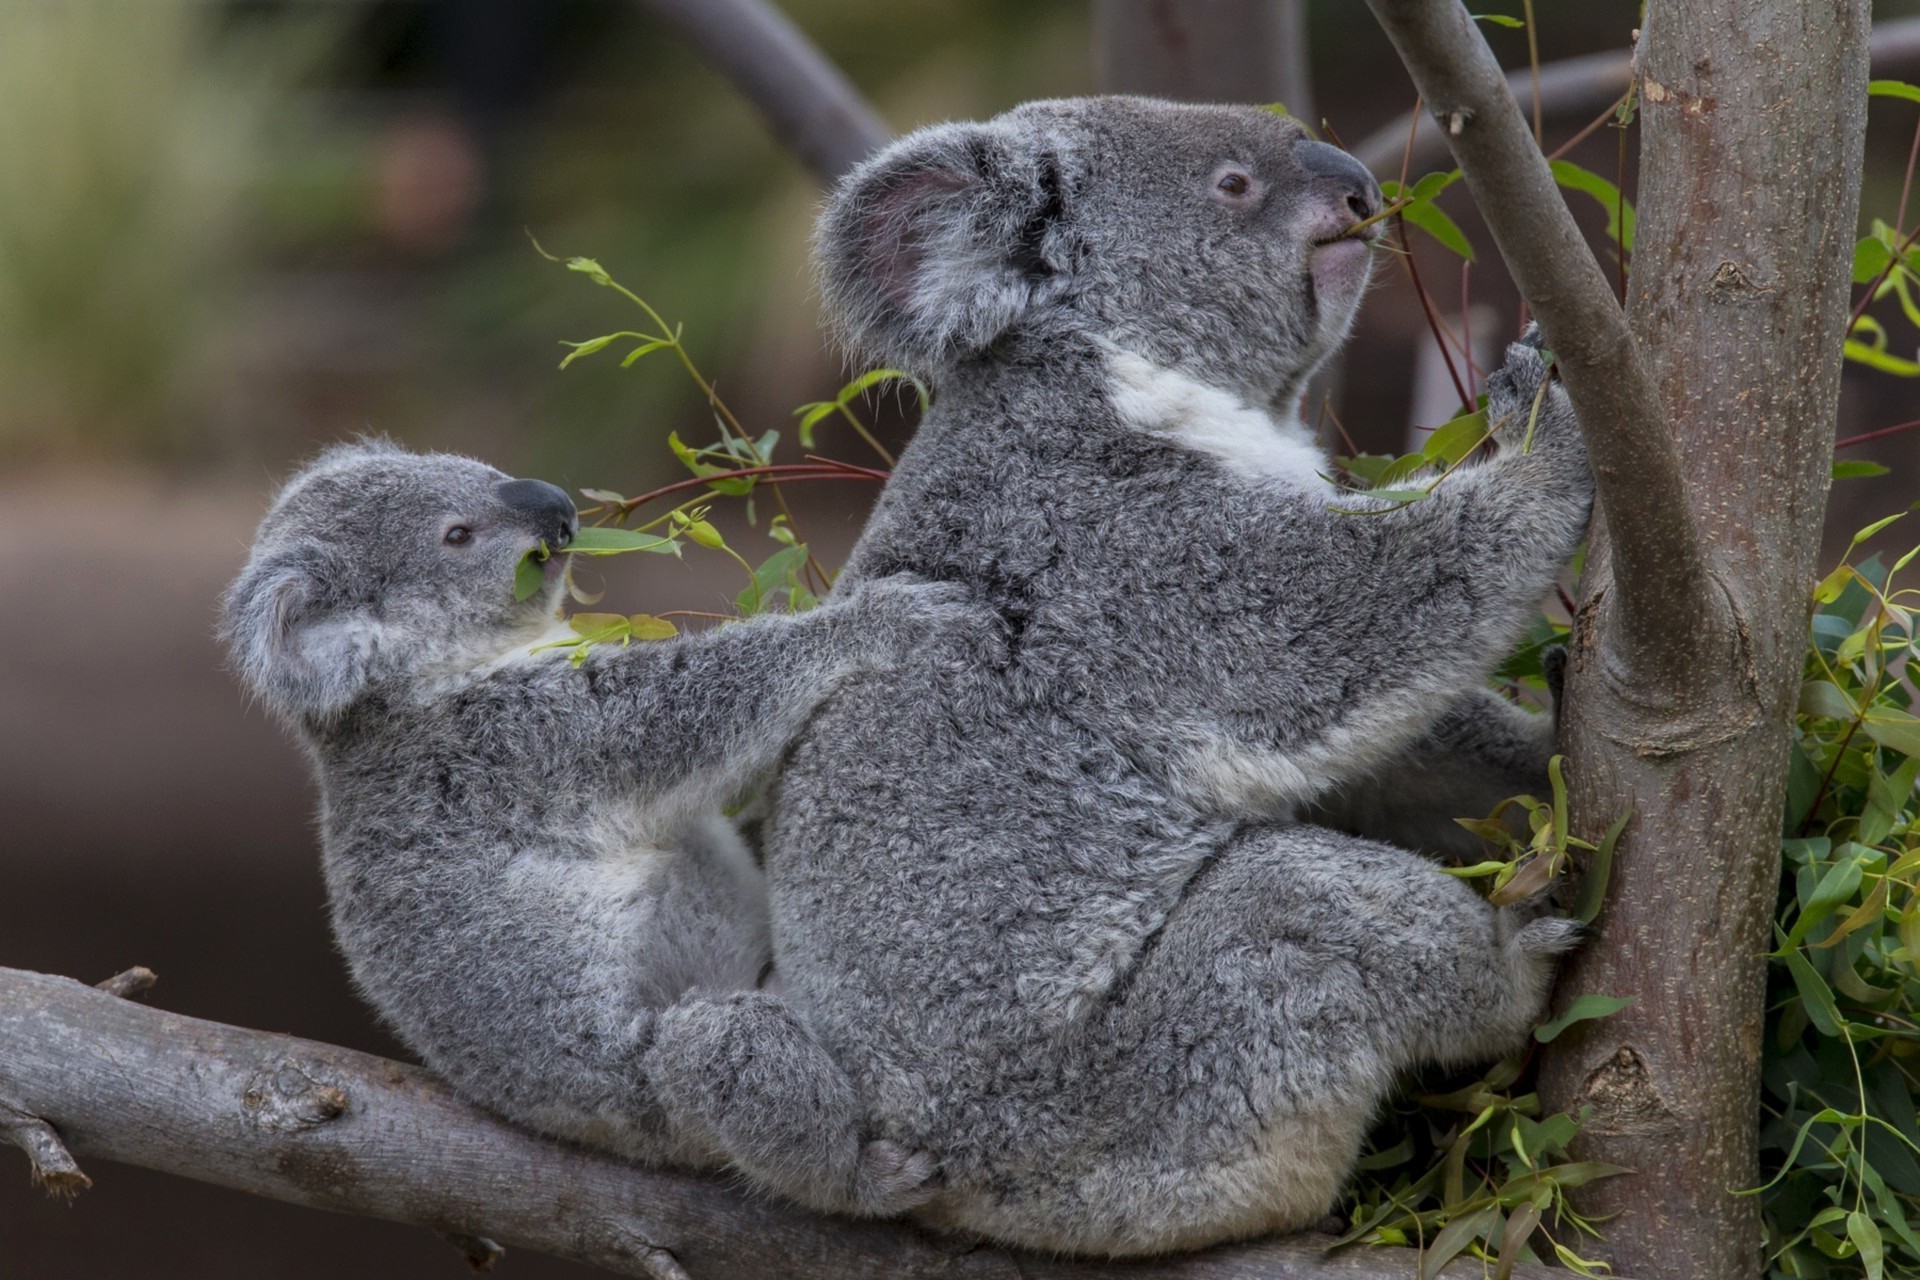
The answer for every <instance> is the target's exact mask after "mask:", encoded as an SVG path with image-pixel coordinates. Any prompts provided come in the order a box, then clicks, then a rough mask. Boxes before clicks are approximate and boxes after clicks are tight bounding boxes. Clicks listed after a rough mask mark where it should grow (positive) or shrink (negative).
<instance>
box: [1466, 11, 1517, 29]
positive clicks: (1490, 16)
mask: <svg viewBox="0 0 1920 1280" xmlns="http://www.w3.org/2000/svg"><path fill="white" fill-rule="evenodd" d="M1467 16H1468V17H1469V18H1472V19H1473V20H1474V21H1475V22H1491V23H1492V24H1493V25H1494V26H1496V27H1520V28H1524V27H1525V26H1526V25H1527V24H1526V23H1525V22H1523V21H1521V20H1520V19H1519V18H1512V17H1508V16H1507V15H1506V14H1504V13H1470V14H1468V15H1467Z"/></svg>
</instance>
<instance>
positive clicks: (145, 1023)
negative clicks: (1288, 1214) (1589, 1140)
mask: <svg viewBox="0 0 1920 1280" xmlns="http://www.w3.org/2000/svg"><path fill="white" fill-rule="evenodd" d="M0 1094H4V1095H5V1096H6V1097H7V1098H8V1099H9V1100H10V1102H11V1104H12V1108H13V1109H11V1110H10V1109H7V1108H0V1134H4V1135H5V1136H7V1137H10V1138H14V1140H15V1141H19V1140H20V1139H19V1136H18V1135H19V1134H20V1133H21V1132H27V1133H29V1134H30V1135H32V1136H34V1140H36V1141H39V1142H42V1143H45V1142H48V1141H50V1142H51V1144H52V1145H51V1148H50V1149H52V1150H57V1151H58V1152H59V1153H60V1154H61V1155H64V1154H65V1153H66V1150H67V1148H68V1147H71V1148H72V1149H73V1150H74V1151H78V1152H80V1153H81V1154H83V1155H90V1156H97V1157H100V1158H102V1159H106V1160H119V1161H124V1162H126V1163H128V1164H136V1165H141V1166H144V1167H146V1168H149V1169H158V1170H161V1171H163V1172H167V1173H175V1174H179V1175H181V1176H183V1177H188V1178H196V1179H199V1180H200V1181H203V1182H211V1183H216V1184H218V1185H220V1186H225V1187H235V1188H238V1189H240V1190H243V1191H251V1192H254V1193H255V1194H258V1195H264V1196H269V1197H272V1198H273V1199H276V1200H286V1201H289V1202H291V1203H294V1204H303V1205H309V1206H312V1207H313V1208H317V1209H331V1210H334V1211H335V1212H340V1213H356V1214H365V1215H369V1216H372V1217H380V1218H391V1219H394V1220H396V1221H400V1222H410V1223H417V1224H420V1225H422V1226H426V1227H429V1228H431V1229H433V1230H436V1231H439V1232H441V1233H442V1234H444V1235H446V1236H448V1237H450V1238H452V1239H453V1240H454V1241H455V1242H456V1243H457V1244H459V1245H460V1247H462V1248H463V1249H469V1250H470V1251H471V1250H473V1249H474V1248H475V1247H476V1245H475V1244H470V1243H469V1242H479V1241H490V1240H500V1241H502V1242H504V1243H506V1244H508V1245H520V1246H523V1247H525V1248H528V1249H533V1250H536V1251H538V1252H542V1253H552V1254H558V1255H559V1256H561V1257H566V1258H573V1259H575V1260H577V1261H581V1262H586V1263H590V1264H593V1265H596V1266H600V1267H604V1268H606V1269H607V1270H609V1271H614V1272H618V1273H621V1274H624V1275H637V1276H650V1277H655V1278H656V1280H679V1278H681V1277H719V1276H726V1277H734V1278H737V1280H756V1278H764V1280H812V1278H821V1280H824V1278H826V1277H832V1278H833V1280H862V1278H871V1280H922V1278H926V1277H968V1278H972V1280H1003V1278H1004V1280H1091V1278H1092V1277H1095V1276H1115V1275H1121V1276H1131V1277H1136V1278H1137V1280H1174V1278H1176V1277H1177V1278H1179V1280H1228V1278H1229V1277H1231V1278H1232V1280H1309V1278H1315V1280H1318V1278H1325V1277H1346V1278H1347V1280H1367V1278H1369V1277H1375V1278H1378V1280H1388V1278H1389V1277H1391V1278H1393V1280H1401V1278H1402V1277H1405V1276H1408V1275H1411V1274H1412V1272H1413V1270H1414V1265H1415V1264H1414V1255H1412V1254H1410V1253H1407V1252H1405V1251H1403V1250H1398V1249H1364V1248H1361V1249H1349V1250H1346V1251H1344V1252H1343V1253H1341V1254H1338V1255H1336V1256H1334V1257H1332V1258H1323V1257H1322V1256H1321V1248H1322V1246H1323V1244H1324V1242H1323V1241H1318V1240H1316V1239H1313V1238H1300V1237H1296V1238H1290V1239H1274V1240H1264V1241H1257V1242H1255V1243H1252V1244H1245V1245H1237V1246H1232V1247H1227V1248H1220V1249H1212V1250H1208V1251H1206V1252H1203V1253H1196V1254H1189V1255H1186V1256H1184V1257H1179V1258H1169V1259H1161V1260H1153V1261H1144V1262H1135V1263H1126V1264H1107V1263H1095V1262H1072V1261H1064V1260H1060V1259H1053V1258H1040V1257H1035V1256H1033V1255H1026V1254H1021V1255H1016V1254H1013V1253H1010V1252H1007V1251H1004V1250H1000V1249H995V1248H991V1247H974V1246H973V1245H971V1244H970V1243H968V1242H966V1241H957V1240H953V1239H948V1238H941V1237H935V1236H932V1235H929V1234H927V1233H925V1232H922V1231H919V1230H916V1229H914V1228H911V1227H907V1226H902V1225H898V1224H894V1223H875V1222H854V1221H848V1220H842V1219H833V1218H824V1217H819V1216H816V1215H812V1214H808V1213H806V1212H804V1211H801V1210H798V1209H790V1208H787V1207H785V1206H783V1205H779V1204H775V1203H772V1202H770V1201H769V1200H767V1199H766V1198H765V1197H764V1196H754V1195H747V1194H744V1193H742V1192H740V1191H737V1190H734V1189H732V1188H729V1187H727V1186H725V1185H723V1184H722V1183H721V1182H719V1181H716V1180H714V1179H711V1178H703V1177H697V1176H693V1175H687V1174H676V1173H663V1172H656V1171H651V1170H645V1169H638V1168H635V1167H633V1166H631V1165H627V1164H623V1163H621V1162H619V1161H616V1160H613V1159H609V1158H607V1157H604V1156H599V1155H594V1154H592V1153H589V1152H585V1151H580V1150H577V1149H575V1148H571V1147H565V1146H561V1145H559V1144H557V1143H553V1142H548V1141H545V1140H543V1139H541V1138H537V1137H535V1136H533V1135H531V1134H528V1133H524V1132H522V1131H520V1130H518V1129H515V1128H513V1127H511V1126H509V1125H507V1124H504V1123H502V1122H501V1121H499V1120H496V1119H494V1118H492V1117H491V1116H488V1115H486V1114H485V1113H483V1112H481V1111H478V1110H475V1109H474V1108H472V1107H470V1106H468V1105H466V1104H465V1103H463V1102H461V1101H460V1100H459V1099H457V1098H455V1097H454V1096H453V1094H452V1092H451V1091H450V1090H449V1089H448V1088H447V1087H446V1086H445V1085H443V1084H441V1083H440V1082H439V1081H438V1080H436V1079H435V1078H434V1077H432V1076H430V1075H429V1074H427V1073H426V1072H425V1071H422V1070H420V1069H419V1068H417V1067H409V1066H403V1065H401V1064H400V1063H397V1062H389V1061H386V1060H385V1059H381V1058H375V1057H371V1056H369V1055H367V1054H364V1053H355V1052H353V1051H351V1050H348V1049H340V1048H335V1047H333V1046H330V1045H324V1044H316V1043H314V1042H312V1041H309V1040H296V1039H294V1038H292V1037H290V1036H281V1035H271V1034H268V1033H266V1032H261V1031H247V1030H242V1029H240V1028H237V1027H228V1026H222V1025H220V1024H218V1023H213V1022H203V1021H200V1020H199V1019H196V1018H187V1017H182V1016H180V1015H179V1014H171V1013H165V1012H162V1011H159V1010H155V1009H149V1008H146V1007H144V1006H142V1005H137V1004H131V1003H129V1002H127V1001H125V1000H119V999H116V998H114V997H112V996H110V995H107V994H106V993H104V992H101V991H98V990H95V989H94V988H91V987H87V986H85V985H83V984H81V983H78V982H74V981H71V980H69V979H66V978H56V977H48V976H46V975H44V974H34V973H24V972H21V971H20V970H17V969H0ZM16 1115H17V1116H19V1117H20V1118H21V1120H22V1121H23V1122H24V1128H21V1127H10V1126H9V1124H8V1117H9V1116H16ZM49 1126H51V1127H49ZM55 1129H57V1130H58V1132H59V1135H60V1136H59V1137H55V1136H54V1130H55ZM61 1138H64V1140H65V1145H62V1143H61ZM23 1145H25V1144H24V1143H23ZM31 1149H34V1148H30V1150H31ZM45 1158H47V1157H46V1156H44V1155H37V1156H36V1167H37V1168H38V1167H41V1165H40V1164H39V1161H41V1160H42V1159H45ZM71 1163H72V1162H71V1157H68V1165H69V1167H71ZM73 1172H74V1173H75V1174H78V1169H77V1168H74V1169H73ZM481 1251H482V1252H484V1249H482V1250H481ZM1480 1270H1481V1268H1480V1264H1479V1263H1477V1262H1476V1263H1472V1264H1470V1265H1456V1266H1455V1267H1449V1268H1448V1269H1447V1271H1446V1274H1447V1275H1449V1276H1452V1275H1462V1276H1464V1275H1469V1274H1471V1275H1479V1274H1480ZM1557 1274H1559V1273H1557V1272H1551V1271H1548V1270H1547V1269H1546V1268H1544V1267H1524V1266H1523V1267H1520V1268H1518V1269H1517V1270H1516V1271H1515V1272H1514V1275H1515V1276H1516V1277H1520V1278H1521V1280H1550V1277H1551V1276H1553V1275H1557Z"/></svg>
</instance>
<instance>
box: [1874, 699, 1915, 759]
mask: <svg viewBox="0 0 1920 1280" xmlns="http://www.w3.org/2000/svg"><path fill="white" fill-rule="evenodd" d="M1860 727H1861V728H1863V729H1865V730H1866V731H1867V736H1868V737H1870V738H1872V739H1873V740H1874V741H1875V742H1877V743H1879V744H1880V745H1881V746H1883V747H1887V748H1889V749H1890V750H1893V751H1898V752H1899V753H1900V754H1902V755H1907V756H1920V720H1916V719H1914V718H1913V717H1912V716H1910V715H1908V714H1907V713H1906V712H1904V711H1895V710H1894V709H1893V708H1891V707H1882V708H1880V709H1879V710H1877V711H1874V712H1873V713H1871V714H1870V715H1868V716H1867V718H1866V719H1865V720H1863V721H1861V724H1860Z"/></svg>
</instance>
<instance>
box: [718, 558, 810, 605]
mask: <svg viewBox="0 0 1920 1280" xmlns="http://www.w3.org/2000/svg"><path fill="white" fill-rule="evenodd" d="M806 562H807V548H806V546H805V544H802V543H796V544H794V545H793V546H790V547H782V548H781V549H780V550H778V551H776V552H774V553H773V554H772V555H770V556H768V557H767V558H766V559H765V560H763V561H761V562H760V565H759V567H758V568H756V569H755V570H754V571H753V579H752V581H750V582H749V583H748V584H747V586H746V588H745V589H744V590H743V591H741V592H740V594H739V595H737V596H735V597H734V600H733V602H734V604H735V606H736V607H738V608H739V610H740V612H741V613H743V614H746V615H747V616H748V617H752V616H753V615H754V614H756V613H761V612H763V611H765V609H766V608H767V606H768V605H769V604H770V603H771V602H772V601H773V598H774V597H775V596H776V595H777V594H778V593H779V592H780V590H781V589H782V588H783V587H791V586H792V585H793V584H794V582H795V581H796V579H797V577H798V575H799V572H800V568H801V566H803V565H804V564H806Z"/></svg>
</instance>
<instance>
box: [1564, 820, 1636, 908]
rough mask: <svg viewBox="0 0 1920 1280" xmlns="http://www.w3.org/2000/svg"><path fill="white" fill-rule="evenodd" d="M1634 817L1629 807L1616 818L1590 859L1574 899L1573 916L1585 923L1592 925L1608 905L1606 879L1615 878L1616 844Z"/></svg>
mask: <svg viewBox="0 0 1920 1280" xmlns="http://www.w3.org/2000/svg"><path fill="white" fill-rule="evenodd" d="M1632 817H1633V810H1631V809H1629V810H1627V811H1626V812H1625V813H1623V814H1621V815H1620V816H1619V817H1617V818H1615V819H1614V820H1613V825H1612V826H1610V827H1608V828H1607V834H1606V835H1604V836H1602V837H1600V846H1599V848H1597V849H1595V850H1594V851H1593V857H1592V858H1591V859H1589V860H1588V862H1587V874H1586V875H1585V876H1583V877H1582V878H1581V880H1580V892H1579V894H1578V895H1576V896H1575V898H1574V900H1573V918H1574V919H1575V920H1578V921H1580V922H1581V923H1582V924H1592V923H1593V922H1594V921H1595V920H1596V919H1598V918H1599V916H1600V911H1601V908H1602V907H1604V906H1605V905H1606V902H1607V881H1608V880H1610V879H1612V878H1613V847H1614V846H1615V845H1616V844H1618V843H1619V842H1620V833H1621V832H1622V831H1625V830H1626V829H1627V821H1628V820H1629V819H1630V818H1632Z"/></svg>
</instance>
